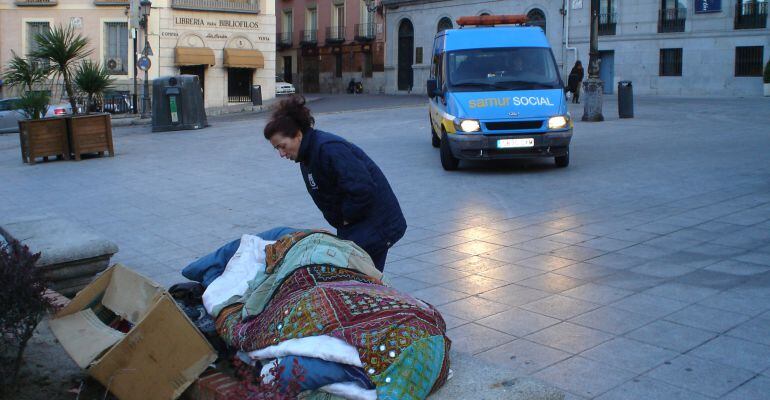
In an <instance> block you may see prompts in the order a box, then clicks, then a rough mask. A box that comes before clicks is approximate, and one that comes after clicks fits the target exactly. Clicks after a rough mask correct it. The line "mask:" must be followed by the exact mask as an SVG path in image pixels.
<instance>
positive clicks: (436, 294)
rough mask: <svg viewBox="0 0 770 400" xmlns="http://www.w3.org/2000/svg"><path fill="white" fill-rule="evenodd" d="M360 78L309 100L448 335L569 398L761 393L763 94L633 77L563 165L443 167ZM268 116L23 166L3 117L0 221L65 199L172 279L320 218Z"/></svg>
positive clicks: (766, 375)
mask: <svg viewBox="0 0 770 400" xmlns="http://www.w3.org/2000/svg"><path fill="white" fill-rule="evenodd" d="M360 99H363V97H362V98H360ZM360 99H353V98H345V97H343V96H340V97H336V98H330V99H324V100H319V101H318V102H316V103H314V104H313V107H318V108H317V109H318V110H319V111H323V112H321V113H319V114H317V115H316V119H317V125H318V127H319V128H321V129H324V130H329V131H332V132H335V133H338V134H340V135H342V136H345V137H347V138H349V139H350V140H351V141H353V142H355V143H357V144H358V145H360V146H361V147H362V148H363V149H364V150H366V151H367V153H369V154H370V155H371V156H372V158H373V159H374V160H375V161H377V162H378V164H379V165H380V166H381V168H382V169H383V171H384V172H385V174H386V175H387V176H388V177H389V179H390V182H391V184H392V186H393V187H394V190H395V192H396V194H397V196H398V197H399V199H400V201H401V205H402V207H403V209H404V212H405V214H406V216H407V222H408V224H409V229H408V231H407V234H406V236H405V237H404V238H403V239H402V240H401V241H400V242H399V243H398V244H397V246H396V247H394V248H393V249H392V250H391V252H390V255H389V258H388V264H387V266H386V272H387V276H388V278H389V279H390V281H391V282H392V283H393V285H395V286H396V287H398V288H401V289H403V290H405V291H408V292H409V293H412V294H413V295H415V296H417V297H420V298H422V299H424V300H426V301H428V302H431V303H433V304H435V305H436V306H437V307H438V308H439V309H440V310H441V311H442V313H443V315H444V316H445V319H446V322H447V324H448V326H449V328H450V331H449V336H450V337H451V338H452V340H453V346H454V348H455V349H457V350H459V351H462V352H465V353H470V354H473V355H474V356H475V357H478V358H480V359H483V360H486V361H490V362H493V363H495V364H497V365H499V366H500V367H501V368H505V369H508V370H511V371H515V372H516V373H518V374H521V375H529V376H534V377H536V378H540V379H543V380H546V381H548V382H551V383H552V384H554V385H556V386H558V387H560V388H562V389H564V390H566V391H567V392H568V393H569V395H568V398H572V399H593V398H596V399H602V400H607V399H645V400H649V399H715V398H723V399H742V400H745V399H767V398H768V393H770V152H769V151H768V149H769V148H770V135H768V133H769V132H770V131H768V126H770V99H767V98H743V99H732V98H731V99H719V98H714V99H684V98H651V97H650V98H648V97H638V98H637V99H636V118H634V119H631V120H619V119H617V118H616V116H617V112H616V108H615V107H614V105H613V101H614V98H608V99H606V105H605V117H607V121H605V122H603V123H593V124H588V123H582V122H577V123H576V126H575V137H574V139H573V145H572V165H570V167H568V168H566V169H557V168H555V167H554V166H553V161H552V160H534V161H512V162H497V163H492V164H462V165H461V170H460V171H456V172H451V173H450V172H445V171H443V170H442V169H441V166H440V163H439V156H438V151H437V150H436V149H433V148H432V147H431V146H430V140H429V139H430V138H429V133H428V132H429V130H428V129H429V128H428V122H427V112H426V108H425V107H424V106H420V105H415V104H419V102H418V101H414V99H405V100H404V104H406V106H405V107H401V108H392V107H393V106H394V103H398V102H394V100H393V99H392V98H387V99H388V100H387V101H384V103H386V105H387V107H386V108H380V109H377V110H368V111H367V110H362V109H360V107H353V108H356V109H357V110H356V111H347V112H344V110H345V109H349V108H346V107H350V105H351V104H356V103H357V102H358V101H360ZM367 101H369V103H370V104H371V107H376V104H377V100H376V99H374V100H372V99H368V100H367ZM329 102H331V103H334V102H336V103H334V104H338V105H339V107H338V108H337V109H336V111H340V110H342V111H343V112H333V111H335V107H330V106H328V104H330V103H329ZM369 103H367V104H369ZM324 104H326V105H324ZM323 107H326V108H323ZM578 107H579V106H575V109H573V110H572V112H573V115H575V116H576V117H577V118H576V119H578V120H579V116H580V115H581V114H582V111H581V110H580V109H579V108H578ZM263 118H264V115H263V116H258V117H252V118H250V119H238V118H233V119H232V120H228V119H226V118H225V119H218V120H216V123H215V124H214V125H213V126H212V127H210V128H208V129H205V130H200V131H187V132H175V133H150V132H149V128H148V127H131V128H120V129H116V131H115V142H116V150H117V155H116V157H115V158H103V159H91V160H85V161H81V162H50V163H41V164H38V165H35V166H28V165H23V164H22V163H21V159H20V154H19V150H18V139H17V137H16V136H15V135H0V182H2V183H1V184H0V221H3V220H8V219H9V218H13V217H17V216H20V215H30V214H50V215H56V216H60V217H66V218H71V219H73V220H77V221H79V222H81V223H83V224H86V225H88V226H90V227H93V228H94V229H96V230H98V231H100V232H102V233H103V234H104V235H106V236H107V237H108V238H110V239H111V240H113V241H115V242H116V243H117V244H118V245H119V246H120V252H119V253H118V255H117V256H116V258H115V259H116V260H117V261H120V262H123V263H125V264H127V265H129V266H131V267H133V268H135V269H137V270H139V271H141V272H142V273H144V274H147V275H149V276H150V277H152V278H153V279H156V280H157V281H159V282H161V283H163V284H166V285H168V284H172V283H175V282H178V281H180V280H182V277H181V275H180V274H179V271H180V270H181V269H182V268H183V267H184V266H185V265H186V263H188V262H189V261H191V260H193V259H194V258H196V257H198V256H200V255H202V254H204V253H206V252H209V251H211V250H213V249H214V248H216V247H217V246H219V245H220V244H222V243H223V242H225V241H228V240H231V239H233V238H236V237H238V236H240V235H241V234H243V233H254V232H258V231H261V230H264V229H267V228H270V227H273V226H277V225H290V226H297V227H326V226H327V225H326V224H325V222H324V221H323V219H322V217H321V215H320V213H319V212H318V211H317V209H316V208H315V206H314V205H313V203H312V201H311V200H310V198H309V196H308V195H307V193H306V192H305V189H304V185H303V183H302V180H301V177H300V175H299V172H298V167H297V166H296V165H293V164H291V163H289V162H287V161H285V160H281V159H279V157H278V156H277V155H276V154H275V152H274V150H273V149H272V148H271V147H270V146H269V145H268V143H267V142H266V141H265V140H264V138H263V137H262V134H261V130H262V128H263V126H264V123H265V121H264V119H263Z"/></svg>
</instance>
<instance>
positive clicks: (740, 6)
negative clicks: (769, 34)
mask: <svg viewBox="0 0 770 400" xmlns="http://www.w3.org/2000/svg"><path fill="white" fill-rule="evenodd" d="M734 28H735V29H763V28H767V2H757V1H744V2H739V3H737V4H735V26H734Z"/></svg>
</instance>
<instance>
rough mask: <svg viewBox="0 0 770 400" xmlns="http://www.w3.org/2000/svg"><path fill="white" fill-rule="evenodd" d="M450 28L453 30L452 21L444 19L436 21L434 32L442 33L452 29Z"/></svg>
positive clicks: (447, 18)
mask: <svg viewBox="0 0 770 400" xmlns="http://www.w3.org/2000/svg"><path fill="white" fill-rule="evenodd" d="M452 28H454V25H452V20H451V19H449V17H444V18H441V19H440V20H439V21H438V26H437V27H436V32H443V31H445V30H447V29H452Z"/></svg>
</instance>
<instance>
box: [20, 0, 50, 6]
mask: <svg viewBox="0 0 770 400" xmlns="http://www.w3.org/2000/svg"><path fill="white" fill-rule="evenodd" d="M58 3H59V2H58V1H57V0H16V1H15V2H14V4H16V5H17V6H19V7H53V6H55V5H57V4H58Z"/></svg>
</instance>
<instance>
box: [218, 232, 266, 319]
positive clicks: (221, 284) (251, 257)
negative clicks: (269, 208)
mask: <svg viewBox="0 0 770 400" xmlns="http://www.w3.org/2000/svg"><path fill="white" fill-rule="evenodd" d="M273 243H275V242H274V241H271V240H262V239H261V238H260V237H259V236H252V235H243V237H241V243H240V246H239V247H238V251H236V252H235V254H234V255H233V256H232V257H231V258H230V261H228V262H227V266H226V267H225V270H224V271H223V272H222V274H221V275H220V276H219V277H217V279H215V280H214V281H213V282H211V284H209V286H208V287H207V288H206V291H205V292H203V305H204V306H205V307H206V311H207V312H208V313H209V314H213V312H214V308H215V307H216V306H218V305H220V304H222V303H225V302H227V301H228V300H230V299H231V298H232V297H236V298H240V297H241V296H243V294H244V293H246V290H247V289H248V288H249V281H250V280H252V279H254V277H255V276H256V275H257V272H259V271H264V270H265V246H267V245H269V244H273Z"/></svg>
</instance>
